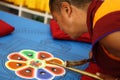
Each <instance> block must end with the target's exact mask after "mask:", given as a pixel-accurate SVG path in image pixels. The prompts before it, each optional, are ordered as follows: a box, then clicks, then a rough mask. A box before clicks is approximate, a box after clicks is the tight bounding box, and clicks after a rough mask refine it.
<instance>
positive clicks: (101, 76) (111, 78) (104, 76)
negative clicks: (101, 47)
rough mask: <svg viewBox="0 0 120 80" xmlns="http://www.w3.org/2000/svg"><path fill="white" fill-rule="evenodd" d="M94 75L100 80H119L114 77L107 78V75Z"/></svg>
mask: <svg viewBox="0 0 120 80" xmlns="http://www.w3.org/2000/svg"><path fill="white" fill-rule="evenodd" d="M96 75H97V76H99V77H100V78H102V79H103V80H120V78H116V77H113V76H109V75H106V74H102V73H96Z"/></svg>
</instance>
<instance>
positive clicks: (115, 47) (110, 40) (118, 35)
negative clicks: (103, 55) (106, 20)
mask: <svg viewBox="0 0 120 80" xmlns="http://www.w3.org/2000/svg"><path fill="white" fill-rule="evenodd" d="M100 43H101V44H102V45H103V46H104V47H105V48H106V49H107V51H108V52H109V53H111V54H113V55H114V56H116V57H118V58H120V31H117V32H114V33H111V34H109V35H108V36H106V37H105V38H103V39H102V40H101V41H100Z"/></svg>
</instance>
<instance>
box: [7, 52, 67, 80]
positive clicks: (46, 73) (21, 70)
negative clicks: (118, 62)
mask: <svg viewBox="0 0 120 80" xmlns="http://www.w3.org/2000/svg"><path fill="white" fill-rule="evenodd" d="M7 58H8V60H9V61H7V62H6V64H5V65H6V67H7V68H8V69H10V70H13V71H15V73H16V75H18V76H19V77H22V78H25V79H33V78H36V79H39V80H52V79H53V78H54V77H55V76H62V75H64V74H65V69H64V68H62V67H60V66H57V65H52V64H51V63H57V64H60V65H64V62H63V61H62V60H61V59H59V58H55V57H54V56H53V55H52V54H50V53H48V52H45V51H39V52H36V51H34V50H22V51H20V52H15V53H11V54H9V55H8V57H7Z"/></svg>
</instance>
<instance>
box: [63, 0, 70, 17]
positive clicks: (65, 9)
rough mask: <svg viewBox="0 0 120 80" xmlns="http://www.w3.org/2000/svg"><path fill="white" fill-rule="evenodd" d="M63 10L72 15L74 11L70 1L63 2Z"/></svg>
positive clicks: (65, 13)
mask: <svg viewBox="0 0 120 80" xmlns="http://www.w3.org/2000/svg"><path fill="white" fill-rule="evenodd" d="M61 12H62V13H63V14H64V15H68V16H69V17H70V16H71V13H72V8H71V5H70V4H69V3H68V2H62V4H61Z"/></svg>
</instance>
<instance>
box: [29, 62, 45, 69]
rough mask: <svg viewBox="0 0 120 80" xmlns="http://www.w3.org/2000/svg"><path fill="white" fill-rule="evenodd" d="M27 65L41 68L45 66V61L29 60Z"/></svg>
mask: <svg viewBox="0 0 120 80" xmlns="http://www.w3.org/2000/svg"><path fill="white" fill-rule="evenodd" d="M29 65H30V66H31V67H33V68H43V67H44V66H45V62H44V61H42V60H31V61H29Z"/></svg>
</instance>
